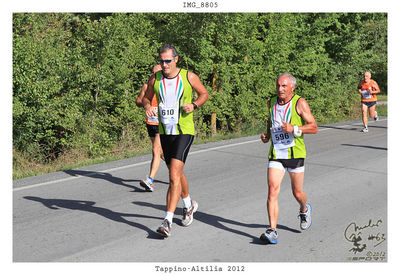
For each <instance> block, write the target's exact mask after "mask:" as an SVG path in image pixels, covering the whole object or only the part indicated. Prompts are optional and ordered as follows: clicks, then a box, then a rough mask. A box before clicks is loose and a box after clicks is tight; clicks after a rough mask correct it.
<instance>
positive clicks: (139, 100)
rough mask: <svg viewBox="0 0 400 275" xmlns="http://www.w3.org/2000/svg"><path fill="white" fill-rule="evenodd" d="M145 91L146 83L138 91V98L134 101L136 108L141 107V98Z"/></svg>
mask: <svg viewBox="0 0 400 275" xmlns="http://www.w3.org/2000/svg"><path fill="white" fill-rule="evenodd" d="M146 90H147V83H144V84H143V86H142V89H141V90H140V93H139V96H138V97H137V99H136V106H138V107H143V97H144V94H145V93H146Z"/></svg>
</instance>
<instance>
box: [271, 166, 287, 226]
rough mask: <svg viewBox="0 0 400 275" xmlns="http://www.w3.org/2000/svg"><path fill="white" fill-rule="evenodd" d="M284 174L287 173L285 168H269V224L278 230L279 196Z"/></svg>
mask: <svg viewBox="0 0 400 275" xmlns="http://www.w3.org/2000/svg"><path fill="white" fill-rule="evenodd" d="M284 175H285V171H284V170H281V169H277V168H268V176H267V177H268V200H267V210H268V218H269V224H270V226H271V228H272V229H274V230H276V226H277V222H278V215H279V205H278V196H279V192H280V187H281V182H282V179H283V176H284Z"/></svg>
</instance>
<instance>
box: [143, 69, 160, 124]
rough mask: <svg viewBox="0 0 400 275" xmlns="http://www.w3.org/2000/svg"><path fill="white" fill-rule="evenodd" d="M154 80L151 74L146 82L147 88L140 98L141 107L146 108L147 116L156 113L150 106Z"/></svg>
mask: <svg viewBox="0 0 400 275" xmlns="http://www.w3.org/2000/svg"><path fill="white" fill-rule="evenodd" d="M154 82H155V76H154V75H152V76H151V77H150V80H149V81H148V83H147V89H146V92H145V94H144V97H143V100H142V102H143V108H144V109H145V110H146V116H147V117H151V116H156V115H157V113H156V112H155V111H154V110H153V108H151V100H152V99H153V96H154V87H153V86H154Z"/></svg>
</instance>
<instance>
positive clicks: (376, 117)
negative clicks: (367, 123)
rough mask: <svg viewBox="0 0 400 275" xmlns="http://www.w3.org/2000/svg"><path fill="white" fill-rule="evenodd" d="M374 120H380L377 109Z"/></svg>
mask: <svg viewBox="0 0 400 275" xmlns="http://www.w3.org/2000/svg"><path fill="white" fill-rule="evenodd" d="M374 120H375V121H378V120H379V117H378V112H377V111H375V117H374Z"/></svg>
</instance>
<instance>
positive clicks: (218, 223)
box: [132, 201, 300, 244]
mask: <svg viewBox="0 0 400 275" xmlns="http://www.w3.org/2000/svg"><path fill="white" fill-rule="evenodd" d="M132 203H133V204H136V205H140V206H145V207H152V208H155V209H158V210H165V206H164V205H159V204H152V203H148V202H138V201H137V202H132ZM179 211H182V208H179V207H177V208H176V211H175V212H179ZM195 219H196V220H197V221H201V222H203V223H205V224H208V225H211V226H214V227H216V228H219V229H222V230H225V231H228V232H231V233H235V234H238V235H242V236H245V237H249V238H251V239H252V242H251V243H253V244H258V242H256V238H255V237H254V236H253V235H251V234H249V233H246V232H243V231H240V230H237V229H234V228H230V227H228V226H226V225H224V224H223V223H227V224H231V225H235V226H242V227H246V228H265V227H266V225H264V224H249V223H242V222H238V221H234V220H230V219H226V218H223V217H220V216H216V215H211V214H207V213H205V212H201V211H197V212H196V214H195ZM277 227H278V228H279V229H282V230H286V231H290V232H293V233H300V231H299V230H296V229H292V228H289V227H287V226H284V225H278V226H277ZM260 244H261V240H260ZM263 244H265V243H263Z"/></svg>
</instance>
